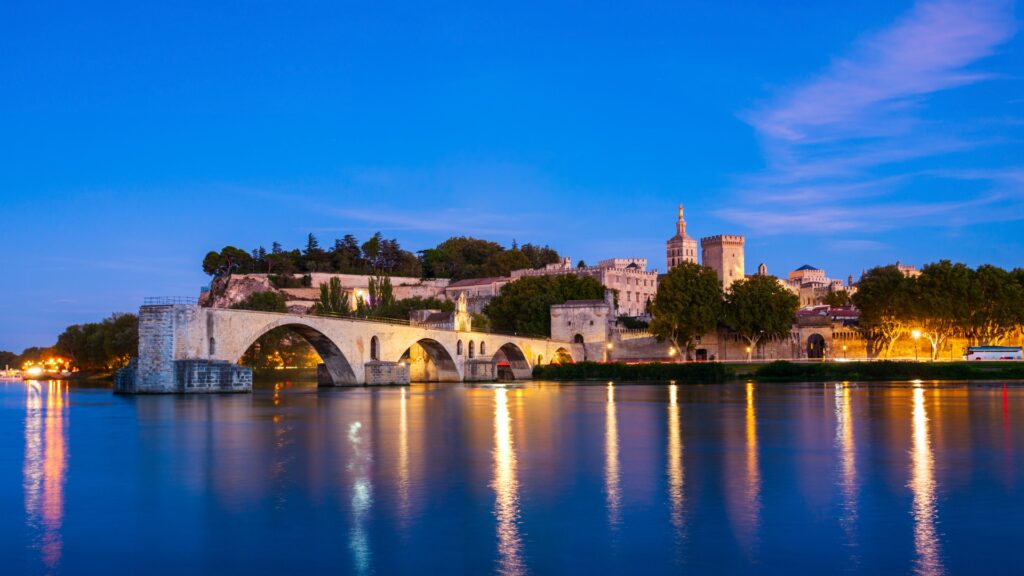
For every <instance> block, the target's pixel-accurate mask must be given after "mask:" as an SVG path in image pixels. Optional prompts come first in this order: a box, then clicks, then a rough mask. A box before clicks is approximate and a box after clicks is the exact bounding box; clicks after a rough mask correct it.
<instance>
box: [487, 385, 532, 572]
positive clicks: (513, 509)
mask: <svg viewBox="0 0 1024 576" xmlns="http://www.w3.org/2000/svg"><path fill="white" fill-rule="evenodd" d="M491 487H492V488H493V489H494V493H495V502H494V517H495V520H497V532H498V572H499V573H501V574H507V575H517V574H523V573H524V571H525V566H524V564H523V558H522V547H523V544H522V540H521V539H520V536H519V481H518V479H517V477H516V453H515V447H514V446H513V444H512V418H511V416H510V415H509V410H508V390H506V389H504V388H499V389H497V390H495V391H494V482H493V483H492V484H491Z"/></svg>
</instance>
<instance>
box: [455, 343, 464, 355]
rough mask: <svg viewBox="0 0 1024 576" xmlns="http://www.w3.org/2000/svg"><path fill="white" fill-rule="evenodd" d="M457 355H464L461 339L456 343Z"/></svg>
mask: <svg viewBox="0 0 1024 576" xmlns="http://www.w3.org/2000/svg"><path fill="white" fill-rule="evenodd" d="M455 355H456V356H462V340H459V341H458V342H457V343H456V344H455Z"/></svg>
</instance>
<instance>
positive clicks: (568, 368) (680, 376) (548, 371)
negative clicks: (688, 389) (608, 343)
mask: <svg viewBox="0 0 1024 576" xmlns="http://www.w3.org/2000/svg"><path fill="white" fill-rule="evenodd" d="M533 377H534V378H535V379H537V380H618V381H631V382H637V381H644V380H662V381H664V380H675V381H677V382H680V383H685V382H689V383H709V382H724V381H726V380H727V379H728V378H729V372H728V370H727V369H726V367H725V365H723V364H720V363H718V362H701V363H691V364H666V363H661V362H652V363H648V364H624V363H621V362H610V363H607V364H601V363H597V362H577V363H575V364H548V365H543V366H534V368H533Z"/></svg>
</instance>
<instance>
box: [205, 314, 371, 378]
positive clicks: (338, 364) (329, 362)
mask: <svg viewBox="0 0 1024 576" xmlns="http://www.w3.org/2000/svg"><path fill="white" fill-rule="evenodd" d="M277 328H284V329H286V330H288V331H289V332H291V333H293V334H296V335H298V336H300V337H301V338H302V339H304V340H305V341H306V342H309V345H310V346H312V347H313V349H314V350H316V353H317V354H318V355H319V356H320V361H321V362H322V363H323V370H324V371H325V372H326V374H321V373H320V370H319V369H318V370H317V379H318V380H320V381H321V384H325V383H327V382H324V379H325V378H324V376H326V379H328V380H329V383H330V384H333V385H334V386H340V385H351V384H358V383H359V380H358V379H357V378H356V374H355V371H354V370H352V365H351V364H350V363H349V360H348V358H346V357H345V354H344V353H343V352H342V351H341V348H340V347H339V346H338V345H337V344H336V343H335V342H334V341H333V340H331V338H330V337H329V336H327V335H326V334H324V333H323V332H321V331H320V330H318V329H317V328H314V327H313V326H310V325H308V324H305V323H303V322H295V321H288V320H287V319H286V320H279V321H275V322H270V323H268V324H266V325H264V326H262V327H261V328H259V329H257V330H255V331H254V332H253V333H252V334H250V335H249V337H248V338H246V339H245V340H243V341H242V342H243V343H244V346H243V347H242V348H241V350H235V351H232V352H231V356H232V358H230V360H231V361H232V362H236V363H237V362H239V360H240V359H241V357H242V355H243V354H245V352H246V351H247V350H249V348H251V347H252V346H253V345H254V344H256V341H257V340H259V339H260V338H261V337H262V336H263V335H265V334H266V333H268V332H270V331H271V330H275V329H277ZM210 340H211V343H212V341H213V338H212V337H211V339H210Z"/></svg>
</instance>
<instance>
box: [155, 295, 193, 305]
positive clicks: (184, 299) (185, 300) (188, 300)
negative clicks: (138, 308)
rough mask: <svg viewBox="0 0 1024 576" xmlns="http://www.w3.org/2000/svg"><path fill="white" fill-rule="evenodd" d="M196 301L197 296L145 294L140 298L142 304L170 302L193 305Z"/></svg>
mask: <svg viewBox="0 0 1024 576" xmlns="http://www.w3.org/2000/svg"><path fill="white" fill-rule="evenodd" d="M198 303H199V299H198V298H192V297H190V296H147V297H145V298H143V299H142V305H143V306H167V305H171V304H187V305H195V304H198Z"/></svg>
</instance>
